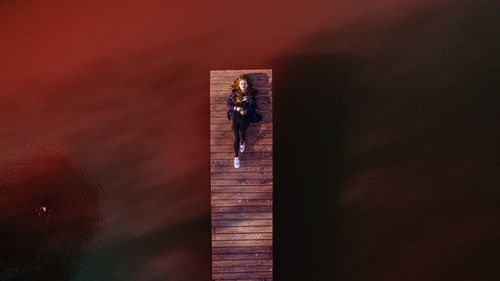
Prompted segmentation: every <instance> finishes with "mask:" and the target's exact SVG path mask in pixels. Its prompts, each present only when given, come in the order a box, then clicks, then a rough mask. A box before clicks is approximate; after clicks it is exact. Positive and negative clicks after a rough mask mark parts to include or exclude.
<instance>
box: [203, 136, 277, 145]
mask: <svg viewBox="0 0 500 281" xmlns="http://www.w3.org/2000/svg"><path fill="white" fill-rule="evenodd" d="M245 143H246V145H267V144H270V145H272V144H273V139H272V138H248V137H247V139H246V141H245ZM232 144H233V140H232V139H227V138H226V139H221V138H218V139H210V145H211V146H215V145H229V146H231V145H232Z"/></svg>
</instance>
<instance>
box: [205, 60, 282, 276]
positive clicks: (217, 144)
mask: <svg viewBox="0 0 500 281" xmlns="http://www.w3.org/2000/svg"><path fill="white" fill-rule="evenodd" d="M241 73H246V74H248V75H249V76H250V79H251V80H252V83H253V85H254V88H255V89H257V90H258V93H257V95H256V98H257V109H258V111H259V113H260V114H261V115H262V116H263V119H262V121H261V122H259V123H251V124H250V126H249V128H248V131H247V138H246V148H245V152H243V153H240V162H241V166H240V168H239V169H236V168H234V165H233V160H234V152H233V136H232V131H231V121H230V120H228V118H227V111H226V106H227V99H228V97H229V94H230V85H231V84H232V82H233V80H234V79H235V77H236V76H237V75H239V74H241ZM272 108H273V98H272V73H271V70H268V69H262V70H218V71H211V72H210V173H211V179H210V183H211V213H212V214H211V217H212V280H235V281H236V280H239V281H243V280H247V281H252V280H259V281H262V280H272V278H273V258H272V257H273V252H272V246H273V213H272V208H273V193H272V192H273V159H272V156H273V120H272V119H273V114H272Z"/></svg>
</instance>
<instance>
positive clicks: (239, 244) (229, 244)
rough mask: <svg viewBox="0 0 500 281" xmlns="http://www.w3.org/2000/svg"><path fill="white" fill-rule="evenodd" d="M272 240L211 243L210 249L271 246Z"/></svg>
mask: <svg viewBox="0 0 500 281" xmlns="http://www.w3.org/2000/svg"><path fill="white" fill-rule="evenodd" d="M272 244H273V241H272V240H229V241H212V247H250V246H271V245H272Z"/></svg>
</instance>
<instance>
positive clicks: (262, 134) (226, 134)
mask: <svg viewBox="0 0 500 281" xmlns="http://www.w3.org/2000/svg"><path fill="white" fill-rule="evenodd" d="M272 136H273V131H271V130H268V131H265V130H262V131H258V130H250V131H248V132H247V139H248V140H250V139H253V138H257V139H260V138H272ZM210 138H211V139H230V140H231V142H232V139H233V133H232V132H231V131H220V132H210Z"/></svg>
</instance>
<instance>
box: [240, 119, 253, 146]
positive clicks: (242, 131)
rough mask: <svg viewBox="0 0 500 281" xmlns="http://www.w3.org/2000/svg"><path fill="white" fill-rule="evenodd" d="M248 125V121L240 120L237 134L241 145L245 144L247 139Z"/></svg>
mask: <svg viewBox="0 0 500 281" xmlns="http://www.w3.org/2000/svg"><path fill="white" fill-rule="evenodd" d="M248 125H250V120H248V118H243V119H241V123H240V128H239V129H240V130H239V133H240V135H241V142H242V143H243V142H245V140H246V138H247V129H248Z"/></svg>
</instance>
